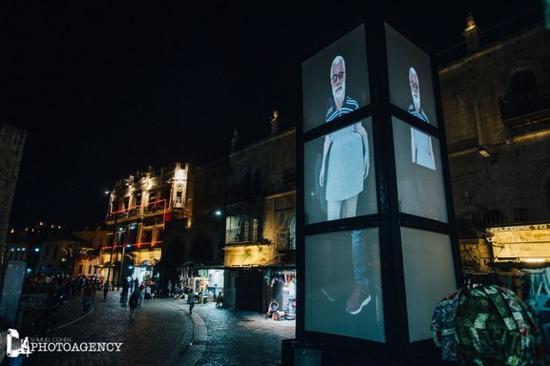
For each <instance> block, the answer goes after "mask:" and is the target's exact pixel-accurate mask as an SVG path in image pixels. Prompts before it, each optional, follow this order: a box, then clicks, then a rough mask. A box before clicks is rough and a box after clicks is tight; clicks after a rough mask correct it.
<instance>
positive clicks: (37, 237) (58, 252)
mask: <svg viewBox="0 0 550 366" xmlns="http://www.w3.org/2000/svg"><path fill="white" fill-rule="evenodd" d="M7 245H8V248H7V253H6V255H7V259H8V260H23V261H26V262H27V273H32V274H35V273H43V274H52V273H67V274H73V273H74V268H75V266H76V265H77V263H78V262H79V259H80V252H81V251H82V250H83V249H84V248H85V247H86V246H87V245H88V244H87V242H86V241H85V240H82V239H81V238H79V237H77V236H76V235H73V234H72V233H70V232H68V231H66V228H65V227H64V226H63V225H59V224H50V223H48V222H46V221H45V220H42V221H39V222H38V223H36V224H35V225H28V226H26V227H24V228H23V227H21V228H15V227H12V228H11V229H10V231H9V233H8V237H7Z"/></svg>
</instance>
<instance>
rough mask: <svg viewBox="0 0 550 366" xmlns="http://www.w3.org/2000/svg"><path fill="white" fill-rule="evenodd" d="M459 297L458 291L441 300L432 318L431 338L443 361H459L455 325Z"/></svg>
mask: <svg viewBox="0 0 550 366" xmlns="http://www.w3.org/2000/svg"><path fill="white" fill-rule="evenodd" d="M459 297H460V291H455V292H453V293H451V294H449V295H448V296H447V297H446V298H444V299H443V300H441V301H440V302H439V303H438V304H437V306H436V307H435V311H434V316H433V318H432V326H431V329H432V337H433V340H434V342H435V345H436V346H437V347H438V348H440V349H441V358H442V359H443V360H445V361H459V357H458V341H457V339H456V325H455V321H456V309H457V307H458V301H459Z"/></svg>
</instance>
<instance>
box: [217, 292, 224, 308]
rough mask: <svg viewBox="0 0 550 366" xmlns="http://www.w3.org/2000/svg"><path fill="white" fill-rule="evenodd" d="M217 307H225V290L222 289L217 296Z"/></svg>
mask: <svg viewBox="0 0 550 366" xmlns="http://www.w3.org/2000/svg"><path fill="white" fill-rule="evenodd" d="M216 307H223V291H220V292H219V293H218V296H217V297H216Z"/></svg>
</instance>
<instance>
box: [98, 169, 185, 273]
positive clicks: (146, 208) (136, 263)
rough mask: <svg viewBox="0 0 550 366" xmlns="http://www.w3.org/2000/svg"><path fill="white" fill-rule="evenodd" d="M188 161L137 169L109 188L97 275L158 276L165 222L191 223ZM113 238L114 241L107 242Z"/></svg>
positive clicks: (165, 260) (170, 224)
mask: <svg viewBox="0 0 550 366" xmlns="http://www.w3.org/2000/svg"><path fill="white" fill-rule="evenodd" d="M189 177H190V165H189V164H181V163H176V164H174V165H173V166H172V167H169V168H162V169H159V170H155V169H153V168H151V167H150V168H149V169H148V171H146V172H137V173H136V174H135V175H130V176H129V177H128V178H126V179H121V180H119V181H118V182H117V183H116V184H115V186H114V188H113V189H112V191H110V192H109V207H108V211H107V219H106V224H107V228H106V230H107V232H108V236H107V243H106V245H105V246H103V247H102V249H101V251H100V255H99V257H100V258H99V261H100V266H101V271H100V274H101V276H103V277H104V278H107V277H108V278H109V280H111V281H112V280H114V282H115V283H117V282H118V280H119V278H120V273H121V269H122V271H123V274H124V276H128V275H132V276H134V277H137V278H138V279H139V280H140V281H143V280H146V279H149V278H152V277H160V275H161V272H162V271H163V268H162V263H169V262H170V261H169V258H166V256H165V255H163V251H164V249H165V240H164V239H165V234H166V229H167V228H168V227H172V228H174V227H177V228H179V229H181V230H185V229H189V228H190V227H191V224H192V221H191V220H192V214H191V213H192V210H193V204H192V184H191V179H189ZM113 243H114V246H113Z"/></svg>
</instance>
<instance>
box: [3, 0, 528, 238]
mask: <svg viewBox="0 0 550 366" xmlns="http://www.w3.org/2000/svg"><path fill="white" fill-rule="evenodd" d="M111 3H115V2H105V3H101V2H95V1H94V2H92V1H87V2H85V1H44V2H39V1H32V0H31V1H24V2H21V1H15V0H11V1H5V2H3V3H2V5H0V13H1V14H0V22H1V23H0V27H1V29H0V40H1V45H2V47H1V50H2V52H1V55H0V63H1V68H0V70H1V76H0V90H1V98H0V121H1V122H4V123H9V124H12V125H15V126H18V127H21V128H24V129H26V130H27V131H28V134H29V135H28V139H27V143H26V146H25V151H24V156H23V161H22V164H21V170H20V174H19V181H18V186H17V189H16V195H15V199H14V207H13V209H12V223H13V224H14V225H28V224H33V223H35V222H36V221H37V220H40V219H45V220H47V221H48V222H49V223H56V224H57V223H59V224H63V225H69V226H70V227H73V228H78V227H81V226H85V225H92V226H93V225H95V224H97V223H99V222H101V220H102V219H103V218H104V214H105V210H106V205H107V199H106V196H105V195H104V191H105V190H108V189H110V188H111V187H112V186H113V184H114V182H115V180H116V179H118V178H123V177H125V176H128V175H129V174H132V173H133V172H135V171H136V170H139V169H141V170H144V169H146V168H147V166H148V165H155V166H162V165H169V164H172V163H173V162H174V161H178V160H179V161H189V162H191V163H194V164H201V163H204V162H208V161H210V160H213V159H217V158H220V157H223V156H225V155H227V154H228V152H229V144H230V137H231V134H232V131H233V130H234V129H238V130H239V132H240V135H241V136H242V140H243V141H245V142H246V141H248V142H250V141H253V140H255V139H258V138H261V137H265V136H267V135H268V131H269V123H268V120H269V117H270V113H271V111H272V110H273V109H278V110H280V111H281V117H282V120H283V121H286V123H287V125H293V124H295V123H296V121H298V120H299V116H300V113H301V111H300V110H299V108H300V107H299V106H300V101H301V94H300V88H301V79H300V78H301V75H300V64H301V62H302V61H304V60H305V59H307V58H308V57H310V56H311V55H313V54H314V53H316V52H317V51H319V50H320V49H322V48H323V46H325V45H327V44H328V43H330V42H332V41H334V40H335V39H336V38H338V37H339V36H341V35H343V34H344V33H346V32H347V31H348V30H351V29H352V28H354V26H355V25H357V24H359V19H358V16H359V15H360V14H364V12H365V9H364V8H363V5H359V4H363V3H364V2H350V1H329V2H324V3H323V5H317V7H316V8H308V9H305V8H304V7H303V6H302V7H297V5H294V6H288V7H285V6H284V5H283V3H281V2H277V7H275V6H273V7H269V8H260V7H257V6H256V7H254V6H244V5H236V4H237V3H236V2H218V3H213V2H208V3H209V6H210V7H209V8H206V7H205V8H197V7H191V5H189V4H188V2H185V3H184V2H182V1H180V2H177V4H168V3H164V2H162V3H161V2H155V1H151V2H147V3H146V4H144V5H139V3H137V2H133V3H130V2H129V3H128V4H124V5H123V4H118V5H113V4H111ZM117 3H118V2H117ZM453 3H456V4H453ZM483 3H484V2H481V1H461V2H447V1H441V2H433V4H430V2H427V1H395V2H392V5H391V7H390V6H388V9H387V10H386V19H387V20H388V22H389V23H390V24H392V25H393V26H394V27H395V28H396V29H397V30H399V31H401V32H402V33H403V34H404V35H406V36H408V37H409V38H411V39H413V40H414V41H415V42H416V43H417V44H419V45H421V46H423V47H425V48H426V49H428V50H430V51H432V52H438V51H441V50H444V49H446V48H448V47H450V46H453V45H455V44H457V43H459V42H461V41H462V30H463V29H464V24H465V20H464V19H465V17H466V16H467V15H468V13H470V12H471V13H472V14H473V15H474V16H475V18H476V21H477V23H478V25H479V26H480V29H481V30H484V29H485V30H487V29H490V28H491V27H492V26H494V25H495V24H498V23H502V22H504V21H505V20H506V19H509V18H510V17H513V16H516V15H517V14H521V13H522V12H524V11H525V10H527V9H529V8H532V7H533V6H537V5H538V4H539V1H534V0H533V1H527V2H517V1H516V2H512V1H508V2H498V8H496V7H495V5H494V4H492V5H491V7H488V5H487V4H483ZM520 4H521V8H518V7H519V6H520Z"/></svg>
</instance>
